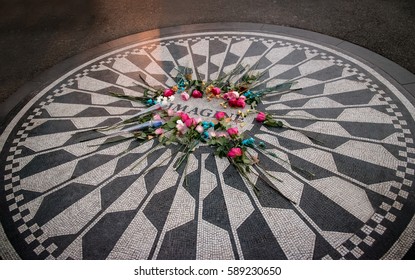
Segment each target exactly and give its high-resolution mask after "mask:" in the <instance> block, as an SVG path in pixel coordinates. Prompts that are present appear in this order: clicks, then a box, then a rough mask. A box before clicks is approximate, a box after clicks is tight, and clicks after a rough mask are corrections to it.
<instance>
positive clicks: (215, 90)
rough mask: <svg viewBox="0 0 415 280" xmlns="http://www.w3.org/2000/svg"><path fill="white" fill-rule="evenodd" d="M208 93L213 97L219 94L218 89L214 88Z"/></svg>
mask: <svg viewBox="0 0 415 280" xmlns="http://www.w3.org/2000/svg"><path fill="white" fill-rule="evenodd" d="M210 92H211V93H213V94H214V95H219V94H220V88H218V87H214V88H212V89H211V90H210Z"/></svg>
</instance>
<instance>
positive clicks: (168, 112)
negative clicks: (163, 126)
mask: <svg viewBox="0 0 415 280" xmlns="http://www.w3.org/2000/svg"><path fill="white" fill-rule="evenodd" d="M174 114H175V112H174V110H173V109H168V110H167V115H168V116H169V117H173V116H174Z"/></svg>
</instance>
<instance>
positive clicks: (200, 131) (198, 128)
mask: <svg viewBox="0 0 415 280" xmlns="http://www.w3.org/2000/svg"><path fill="white" fill-rule="evenodd" d="M196 131H197V132H199V133H203V131H205V130H204V129H203V126H201V125H200V124H199V125H198V126H196Z"/></svg>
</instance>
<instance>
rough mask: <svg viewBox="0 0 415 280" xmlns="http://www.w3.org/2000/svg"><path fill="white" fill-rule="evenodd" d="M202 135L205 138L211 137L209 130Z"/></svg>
mask: <svg viewBox="0 0 415 280" xmlns="http://www.w3.org/2000/svg"><path fill="white" fill-rule="evenodd" d="M202 137H203V138H205V139H208V138H209V133H208V132H207V131H205V132H203V134H202Z"/></svg>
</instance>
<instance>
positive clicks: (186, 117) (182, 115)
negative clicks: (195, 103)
mask: <svg viewBox="0 0 415 280" xmlns="http://www.w3.org/2000/svg"><path fill="white" fill-rule="evenodd" d="M180 118H181V119H182V122H186V121H187V120H188V119H190V117H189V115H188V114H186V113H184V112H182V113H181V114H180Z"/></svg>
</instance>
